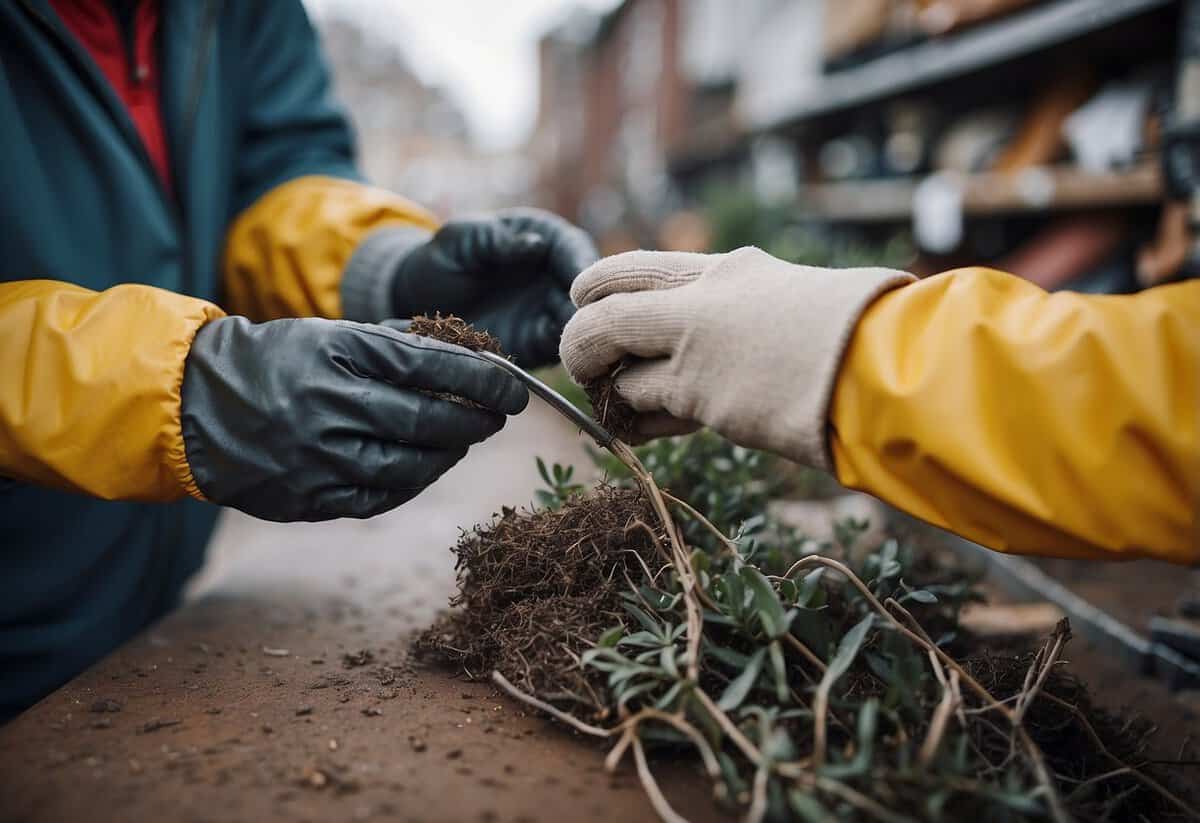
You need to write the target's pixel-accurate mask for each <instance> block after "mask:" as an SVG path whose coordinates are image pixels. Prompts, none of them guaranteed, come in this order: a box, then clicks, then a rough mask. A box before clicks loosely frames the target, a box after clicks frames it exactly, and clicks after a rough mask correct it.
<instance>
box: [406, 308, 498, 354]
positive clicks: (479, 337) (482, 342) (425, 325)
mask: <svg viewBox="0 0 1200 823" xmlns="http://www.w3.org/2000/svg"><path fill="white" fill-rule="evenodd" d="M408 330H409V331H410V332H411V333H413V334H417V335H420V336H421V337H432V338H433V339H434V340H441V341H442V342H443V343H451V344H453V345H455V346H462V347H463V348H464V349H470V350H471V351H490V352H492V353H493V354H503V352H502V351H501V350H500V341H499V340H497V339H496V338H495V337H493V336H492V335H490V334H488V333H487V332H485V331H482V330H480V329H477V328H475V327H474V326H472V325H471V324H470V323H468V322H467V321H465V320H463V319H462V318H461V317H456V316H455V315H453V314H447V315H446V316H445V317H443V316H442V313H441V312H438V313H436V314H435V315H434V316H433V317H430V316H429V315H426V314H420V315H417V316H416V317H414V318H413V319H412V325H411V326H409V328H408Z"/></svg>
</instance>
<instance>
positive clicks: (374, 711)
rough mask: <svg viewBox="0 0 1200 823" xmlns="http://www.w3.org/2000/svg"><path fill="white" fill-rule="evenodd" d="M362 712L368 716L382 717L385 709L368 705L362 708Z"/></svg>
mask: <svg viewBox="0 0 1200 823" xmlns="http://www.w3.org/2000/svg"><path fill="white" fill-rule="evenodd" d="M362 713H363V715H364V716H366V717H382V716H383V709H378V708H376V707H375V706H368V707H367V708H365V709H363V710H362Z"/></svg>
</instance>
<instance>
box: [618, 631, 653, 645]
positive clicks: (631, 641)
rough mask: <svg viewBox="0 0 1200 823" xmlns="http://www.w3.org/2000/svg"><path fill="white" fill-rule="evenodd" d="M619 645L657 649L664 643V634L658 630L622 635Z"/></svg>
mask: <svg viewBox="0 0 1200 823" xmlns="http://www.w3.org/2000/svg"><path fill="white" fill-rule="evenodd" d="M617 645H618V646H634V647H636V648H640V649H657V648H658V647H659V646H661V645H662V636H661V635H659V633H658V632H657V631H653V632H651V631H640V632H634V633H633V634H630V635H626V636H625V637H622V638H621V639H620V641H618V643H617Z"/></svg>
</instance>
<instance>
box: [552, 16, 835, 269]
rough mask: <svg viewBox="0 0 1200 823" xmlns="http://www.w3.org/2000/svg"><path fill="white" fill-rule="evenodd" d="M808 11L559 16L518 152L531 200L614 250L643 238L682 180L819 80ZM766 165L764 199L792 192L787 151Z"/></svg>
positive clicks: (716, 165) (717, 161)
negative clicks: (807, 81) (534, 195)
mask: <svg viewBox="0 0 1200 823" xmlns="http://www.w3.org/2000/svg"><path fill="white" fill-rule="evenodd" d="M822 9H823V3H822V2H821V0H744V1H743V2H739V3H729V2H726V1H725V0H625V2H623V3H621V4H620V5H619V6H617V7H616V8H615V9H614V10H613V11H611V12H609V13H608V14H606V15H603V16H596V15H591V14H587V13H585V12H582V11H576V12H575V13H574V14H572V15H570V16H569V17H568V18H567V19H566V20H565V21H564V22H563V23H562V24H561V25H559V26H558V27H556V28H555V29H553V30H552V31H550V32H549V33H548V34H547V35H546V36H545V37H544V38H543V40H542V41H541V44H540V62H541V95H540V107H539V117H538V122H537V126H536V128H535V131H534V135H533V137H532V139H531V141H530V150H529V153H530V156H531V157H532V158H534V160H535V162H536V163H537V181H538V182H537V190H538V193H539V195H540V197H541V200H542V201H543V202H544V203H546V204H547V205H549V206H550V207H552V208H555V209H557V210H558V211H561V212H562V213H564V214H567V215H569V216H571V217H572V218H574V219H576V220H578V221H580V222H581V223H582V224H583V225H585V226H586V227H587V228H589V229H590V230H591V231H593V232H594V233H596V234H597V235H598V236H600V237H601V238H608V244H609V245H610V246H612V247H614V248H616V247H621V246H629V245H635V244H639V243H640V244H647V243H650V242H653V240H654V239H655V238H654V234H655V229H656V227H657V225H658V224H659V222H660V221H661V220H662V219H663V217H664V216H665V215H666V214H668V213H670V212H671V211H673V210H674V209H675V208H677V207H678V206H679V205H680V204H681V203H682V202H683V201H684V200H685V199H686V196H685V195H686V191H684V190H685V189H686V187H687V185H688V182H689V180H691V179H693V178H694V177H696V176H697V173H698V174H699V176H700V177H702V178H705V179H708V178H711V177H712V176H713V174H714V173H715V172H718V171H719V170H720V169H721V168H722V161H723V160H725V159H727V157H726V155H728V156H730V157H733V156H738V157H740V156H741V155H742V154H743V153H744V148H745V147H744V146H742V145H741V144H740V137H741V135H742V134H743V133H744V131H745V128H746V125H747V124H749V123H753V122H755V121H756V120H768V119H770V118H771V117H772V116H774V115H775V114H777V113H778V112H779V111H781V110H782V109H783V108H784V107H785V106H786V104H787V100H788V95H789V90H790V89H792V88H794V87H795V86H796V85H797V84H802V83H803V82H804V77H805V76H810V75H812V74H814V73H815V72H816V71H818V70H819V51H818V50H817V49H816V48H814V46H815V45H816V43H817V41H818V39H819V35H820V19H821V14H822ZM806 42H807V43H808V45H809V47H807V48H806V47H805V44H806ZM760 149H761V151H760V152H759V153H760V154H761V153H763V152H765V153H766V154H767V155H771V153H772V147H771V146H770V145H769V144H768V145H764V146H762V147H760ZM766 162H767V163H768V165H769V166H770V169H771V174H769V175H768V176H769V177H771V178H772V180H769V181H767V182H766V184H765V185H766V186H767V187H768V189H770V188H771V186H772V185H773V184H778V183H781V182H782V183H784V184H785V186H784V193H785V194H786V193H789V192H791V191H793V187H791V185H790V181H791V180H792V178H793V177H794V175H793V174H792V171H793V169H792V166H791V165H790V164H791V162H792V155H791V152H787V151H785V152H783V153H782V154H780V153H779V152H778V151H775V152H774V155H773V156H768V157H767V158H766ZM772 163H773V165H771V164H772ZM739 173H740V172H739ZM681 187H682V189H681Z"/></svg>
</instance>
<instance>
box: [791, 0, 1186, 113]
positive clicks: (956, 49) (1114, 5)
mask: <svg viewBox="0 0 1200 823" xmlns="http://www.w3.org/2000/svg"><path fill="white" fill-rule="evenodd" d="M1177 2H1178V0H1056V1H1055V2H1049V3H1045V4H1043V5H1037V6H1034V7H1032V8H1030V9H1028V10H1025V11H1020V12H1014V13H1012V14H1010V15H1008V16H1006V17H1003V18H1001V19H999V20H997V21H995V22H991V23H983V24H980V25H978V26H976V27H973V28H970V29H967V30H965V31H962V32H958V33H954V34H950V35H947V36H945V37H941V38H937V39H933V40H929V41H927V42H924V43H920V44H918V45H915V46H910V47H908V48H904V49H901V50H899V51H896V52H892V53H891V54H887V55H884V56H882V57H879V58H876V59H874V60H870V61H868V62H866V63H864V64H862V65H859V66H855V67H853V68H848V69H843V70H840V71H835V72H831V73H829V74H826V75H825V76H824V77H823V78H822V81H821V82H820V83H819V84H816V85H815V86H814V87H813V88H812V89H811V90H810V92H809V93H808V94H807V95H806V96H805V97H803V98H801V99H799V100H798V101H797V102H796V104H795V106H794V107H793V108H792V109H791V110H790V111H788V112H787V113H786V114H785V115H784V116H783V117H781V118H780V119H779V120H778V121H777V122H776V123H773V124H771V126H770V128H771V129H778V128H786V127H789V126H795V125H798V124H801V123H802V122H803V121H805V120H811V119H813V118H817V117H821V116H824V115H828V114H831V113H834V112H838V111H843V110H846V109H850V108H853V107H856V106H863V105H866V104H870V103H875V102H877V101H880V100H883V99H886V98H889V97H895V96H897V95H900V94H904V93H907V92H911V91H914V90H917V89H921V88H923V87H926V86H930V85H933V84H936V83H938V82H941V81H944V80H948V79H950V78H954V77H958V76H961V75H965V74H969V73H972V72H977V71H980V70H982V69H987V68H993V67H996V66H999V65H1001V64H1003V63H1006V62H1008V61H1012V60H1015V59H1018V58H1021V57H1024V56H1027V55H1030V54H1033V53H1035V52H1039V51H1042V50H1044V49H1048V48H1051V47H1054V46H1057V45H1060V44H1063V43H1066V42H1069V41H1071V40H1074V39H1077V38H1080V37H1083V36H1085V35H1088V34H1091V33H1093V32H1097V31H1100V30H1102V29H1106V28H1109V27H1111V26H1115V25H1117V24H1120V23H1125V22H1128V21H1130V20H1132V19H1133V18H1135V17H1138V16H1140V15H1143V14H1147V13H1149V12H1152V11H1154V10H1156V9H1160V8H1164V7H1166V6H1170V5H1173V4H1175V3H1177ZM1169 47H1170V48H1172V49H1173V48H1174V43H1171V44H1169Z"/></svg>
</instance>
